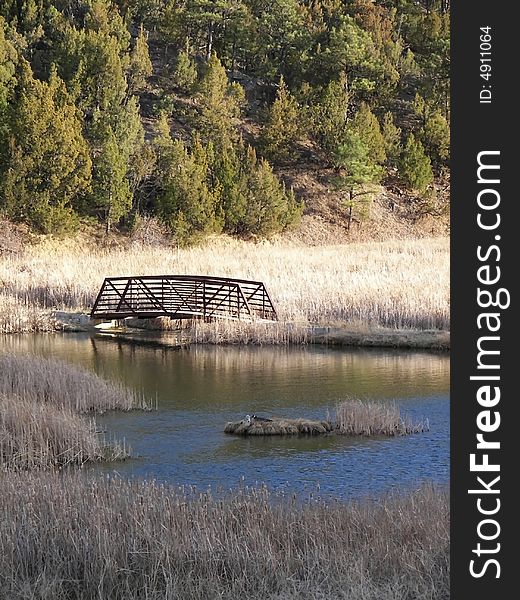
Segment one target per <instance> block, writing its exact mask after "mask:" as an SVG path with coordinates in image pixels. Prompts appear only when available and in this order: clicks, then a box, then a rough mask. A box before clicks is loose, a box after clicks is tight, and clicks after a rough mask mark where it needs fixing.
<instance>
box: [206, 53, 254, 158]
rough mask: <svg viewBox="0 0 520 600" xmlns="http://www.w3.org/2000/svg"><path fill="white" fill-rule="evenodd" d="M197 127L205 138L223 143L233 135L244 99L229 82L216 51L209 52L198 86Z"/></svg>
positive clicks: (227, 141)
mask: <svg viewBox="0 0 520 600" xmlns="http://www.w3.org/2000/svg"><path fill="white" fill-rule="evenodd" d="M197 99H198V103H199V107H200V114H199V119H198V127H199V131H200V132H201V134H202V135H203V137H204V138H206V139H209V140H212V141H214V142H215V143H216V144H218V145H221V146H223V145H226V144H227V143H230V142H231V141H232V140H234V139H235V138H236V131H235V126H236V122H237V118H238V116H239V115H240V109H241V107H242V105H243V102H244V90H243V89H242V86H240V85H239V84H237V83H232V84H230V83H229V82H228V78H227V75H226V71H225V69H224V67H223V66H222V63H221V62H220V60H219V59H218V58H217V55H216V54H212V55H211V57H210V59H209V61H208V63H207V65H206V69H205V72H204V75H203V76H202V78H201V80H200V82H199V85H198V90H197Z"/></svg>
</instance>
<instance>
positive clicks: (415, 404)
mask: <svg viewBox="0 0 520 600" xmlns="http://www.w3.org/2000/svg"><path fill="white" fill-rule="evenodd" d="M2 345H3V347H4V348H5V349H6V350H7V351H13V352H29V353H35V354H41V355H45V356H47V357H54V358H58V359H62V360H66V361H68V362H71V363H75V364H78V365H81V366H83V367H85V368H87V369H91V370H93V371H95V372H96V373H98V374H99V375H101V376H103V377H106V378H108V379H112V380H119V381H122V382H124V384H125V385H127V386H131V387H134V388H136V389H138V390H140V391H142V392H143V393H144V394H145V395H146V396H147V397H148V398H151V399H153V402H154V403H155V402H157V407H158V410H157V411H152V412H132V413H110V414H107V415H103V416H98V417H97V418H96V420H97V422H98V423H99V424H101V426H102V427H103V428H104V429H106V430H107V432H108V433H109V434H110V435H113V436H114V437H115V438H117V439H122V438H124V439H125V441H126V443H127V444H128V445H129V446H130V447H131V449H132V454H133V456H134V458H132V459H130V460H127V461H124V462H119V463H113V464H110V465H103V466H99V465H96V466H95V467H93V468H94V469H95V470H97V471H99V472H105V473H108V472H110V473H113V472H115V473H118V474H120V475H121V476H124V477H126V476H137V477H140V478H146V479H156V480H159V481H164V482H168V483H172V484H174V485H196V486H197V487H198V488H202V489H205V488H206V487H208V486H211V487H224V488H231V487H234V486H236V485H237V484H245V485H256V484H262V483H264V484H266V485H267V486H269V487H270V488H272V489H277V490H281V489H287V490H291V491H297V492H308V491H313V490H317V489H319V491H320V494H321V495H333V496H335V497H343V498H346V497H360V496H367V495H370V496H375V495H379V494H380V493H381V492H385V491H389V490H391V489H396V488H397V489H402V488H407V487H411V486H415V485H417V484H418V483H420V482H424V481H433V482H436V483H440V484H447V483H448V480H449V356H448V355H447V354H436V353H428V352H417V351H399V350H376V349H330V348H325V347H320V346H311V347H291V348H280V347H247V346H246V347H214V346H192V347H191V348H188V349H174V348H171V347H165V346H162V345H161V343H160V339H158V340H156V342H155V343H153V344H152V345H149V344H142V343H136V342H135V341H132V342H129V341H128V340H125V339H124V338H122V337H117V336H91V335H89V334H71V333H67V334H63V335H60V334H55V335H20V336H7V337H4V338H3V341H2ZM347 397H354V398H367V399H368V398H369V399H372V400H377V401H379V402H394V401H395V402H397V404H398V405H399V406H400V408H401V411H402V413H404V414H405V415H406V416H410V417H411V418H412V419H414V420H422V419H424V418H427V419H428V420H429V423H430V430H429V431H428V432H425V433H421V434H415V435H410V436H405V437H401V438H358V437H356V438H349V437H345V436H323V437H322V436H320V437H270V438H236V437H232V436H228V435H225V434H224V433H223V428H224V425H225V423H226V422H227V421H231V420H239V419H241V418H243V417H244V416H245V415H246V414H248V413H249V414H252V413H256V414H259V415H263V416H270V415H275V416H286V417H300V416H301V417H309V418H316V419H323V418H326V416H327V411H330V412H331V413H332V412H333V410H334V406H335V404H336V403H337V401H338V400H341V399H344V398H347ZM91 468H92V467H91Z"/></svg>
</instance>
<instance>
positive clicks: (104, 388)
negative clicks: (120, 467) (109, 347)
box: [0, 354, 148, 413]
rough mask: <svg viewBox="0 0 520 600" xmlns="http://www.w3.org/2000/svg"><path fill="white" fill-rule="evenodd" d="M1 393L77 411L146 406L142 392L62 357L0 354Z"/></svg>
mask: <svg viewBox="0 0 520 600" xmlns="http://www.w3.org/2000/svg"><path fill="white" fill-rule="evenodd" d="M0 393H3V394H6V395H14V396H19V397H23V398H24V399H26V400H28V401H31V402H35V403H36V402H40V403H43V404H52V405H54V406H56V407H59V408H65V409H68V410H71V411H73V412H78V413H87V412H98V413H101V412H105V411H107V410H132V409H136V408H139V409H145V408H148V406H147V404H146V401H145V399H144V398H143V396H142V395H139V394H138V393H137V392H135V391H132V390H129V389H127V388H124V387H123V386H122V385H120V384H117V383H114V382H108V381H105V380H104V379H101V377H98V376H97V375H96V374H94V373H91V372H90V371H87V370H85V369H81V368H79V367H75V366H73V365H70V364H68V363H65V362H62V361H56V360H47V359H44V358H39V357H36V356H29V355H27V356H24V355H10V354H0Z"/></svg>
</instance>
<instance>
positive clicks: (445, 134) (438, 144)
mask: <svg viewBox="0 0 520 600" xmlns="http://www.w3.org/2000/svg"><path fill="white" fill-rule="evenodd" d="M421 133H422V135H421V137H422V139H423V142H424V145H425V147H426V148H427V150H428V154H429V156H430V157H431V158H432V159H433V162H434V163H435V164H436V165H437V166H440V165H442V164H444V163H445V162H446V161H447V160H448V159H449V157H450V126H449V125H448V121H447V120H446V119H445V117H444V116H443V115H442V113H441V112H440V111H439V110H436V111H434V112H433V113H431V114H430V115H429V116H428V117H427V119H426V123H425V125H424V128H423V130H422V132H421Z"/></svg>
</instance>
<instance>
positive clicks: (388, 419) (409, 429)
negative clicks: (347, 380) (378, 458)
mask: <svg viewBox="0 0 520 600" xmlns="http://www.w3.org/2000/svg"><path fill="white" fill-rule="evenodd" d="M335 423H336V427H337V428H338V431H339V433H345V434H348V435H367V436H368V435H387V436H399V435H407V434H409V433H419V432H421V431H426V430H427V429H428V428H429V425H428V421H424V422H420V423H414V422H412V421H411V420H410V419H405V418H403V417H402V416H401V411H400V410H399V407H398V406H397V405H396V404H388V403H387V402H374V401H367V400H355V399H352V400H344V401H343V402H340V403H339V404H338V406H337V407H336V416H335Z"/></svg>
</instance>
